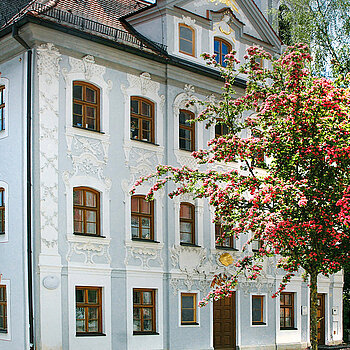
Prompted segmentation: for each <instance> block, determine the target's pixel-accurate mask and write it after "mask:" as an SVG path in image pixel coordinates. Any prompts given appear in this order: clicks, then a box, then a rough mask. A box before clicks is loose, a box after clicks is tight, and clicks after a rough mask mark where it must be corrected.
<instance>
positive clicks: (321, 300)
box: [317, 294, 325, 345]
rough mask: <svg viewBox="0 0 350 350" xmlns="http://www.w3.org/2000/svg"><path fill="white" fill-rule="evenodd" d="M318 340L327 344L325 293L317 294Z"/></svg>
mask: <svg viewBox="0 0 350 350" xmlns="http://www.w3.org/2000/svg"><path fill="white" fill-rule="evenodd" d="M317 320H318V323H317V341H318V344H319V345H324V344H325V295H324V294H317Z"/></svg>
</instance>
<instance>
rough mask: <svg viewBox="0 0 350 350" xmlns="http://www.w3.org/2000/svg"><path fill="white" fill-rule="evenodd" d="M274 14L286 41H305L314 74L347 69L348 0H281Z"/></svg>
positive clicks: (349, 64) (349, 37)
mask: <svg viewBox="0 0 350 350" xmlns="http://www.w3.org/2000/svg"><path fill="white" fill-rule="evenodd" d="M279 10H280V11H279V13H278V14H277V15H276V16H275V18H276V22H278V23H276V26H278V27H279V35H280V37H281V39H282V40H283V42H284V43H285V44H286V45H291V44H294V43H298V42H304V43H306V44H308V45H309V47H310V48H311V51H312V53H313V56H314V62H313V64H312V67H313V70H314V71H315V72H316V73H317V74H321V75H328V76H337V75H338V74H347V73H349V72H350V55H349V53H350V52H349V45H350V16H349V12H350V0H283V1H282V5H281V6H280V9H279Z"/></svg>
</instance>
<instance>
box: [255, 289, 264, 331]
mask: <svg viewBox="0 0 350 350" xmlns="http://www.w3.org/2000/svg"><path fill="white" fill-rule="evenodd" d="M253 299H259V300H260V305H261V313H260V320H259V321H257V320H253V314H254V309H253V307H254V305H253ZM252 324H253V325H265V322H264V295H252Z"/></svg>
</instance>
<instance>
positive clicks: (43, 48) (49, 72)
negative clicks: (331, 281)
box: [37, 43, 61, 84]
mask: <svg viewBox="0 0 350 350" xmlns="http://www.w3.org/2000/svg"><path fill="white" fill-rule="evenodd" d="M37 54H38V61H37V62H38V63H37V64H38V65H37V67H38V74H39V75H46V76H47V77H48V78H49V80H47V81H46V83H48V84H51V83H52V81H51V79H52V78H54V77H56V78H57V77H58V76H59V72H60V68H59V61H60V60H61V54H60V52H59V51H58V49H57V48H56V47H55V46H54V44H52V43H47V44H41V45H40V46H39V47H38V48H37Z"/></svg>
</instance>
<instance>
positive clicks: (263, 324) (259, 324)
mask: <svg viewBox="0 0 350 350" xmlns="http://www.w3.org/2000/svg"><path fill="white" fill-rule="evenodd" d="M252 326H266V323H265V322H253V323H252Z"/></svg>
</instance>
